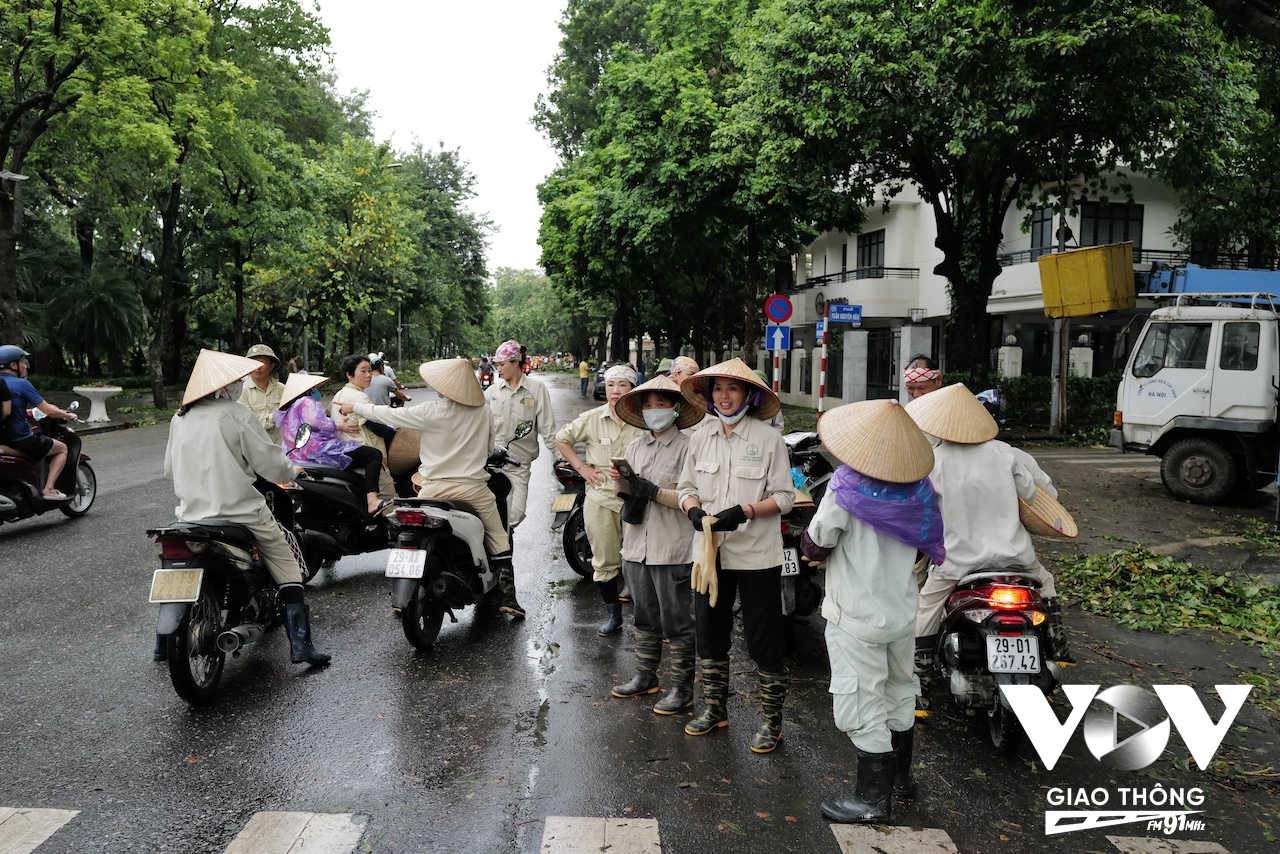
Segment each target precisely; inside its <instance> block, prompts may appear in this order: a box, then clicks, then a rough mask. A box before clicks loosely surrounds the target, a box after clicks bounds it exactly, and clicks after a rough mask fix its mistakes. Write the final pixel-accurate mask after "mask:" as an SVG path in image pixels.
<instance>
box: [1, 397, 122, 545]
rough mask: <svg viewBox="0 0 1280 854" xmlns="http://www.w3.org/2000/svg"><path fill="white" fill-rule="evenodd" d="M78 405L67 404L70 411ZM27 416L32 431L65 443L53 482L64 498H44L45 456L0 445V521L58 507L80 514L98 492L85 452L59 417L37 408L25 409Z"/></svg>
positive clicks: (21, 517)
mask: <svg viewBox="0 0 1280 854" xmlns="http://www.w3.org/2000/svg"><path fill="white" fill-rule="evenodd" d="M79 408H80V402H79V401H75V402H73V403H72V404H71V405H70V406H69V407H68V409H70V410H71V411H73V412H74V411H75V410H76V409H79ZM27 417H28V418H31V419H33V420H35V424H34V425H33V426H32V431H33V432H35V433H37V434H39V435H43V436H47V437H49V438H50V439H59V440H61V441H62V442H63V444H65V445H66V446H67V462H66V465H65V466H63V469H62V473H61V474H59V475H58V479H57V481H56V482H55V485H56V486H57V487H58V489H59V490H61V491H62V493H63V494H64V495H66V496H68V498H67V499H63V500H60V501H54V500H52V499H49V498H45V496H44V484H45V479H46V478H47V477H48V476H49V460H48V458H47V457H46V458H45V459H43V460H40V461H39V462H35V461H33V460H32V459H31V458H30V457H28V456H27V455H26V454H23V453H22V452H21V451H18V450H16V449H14V448H10V447H8V446H6V445H0V522H17V521H19V520H21V519H27V518H30V517H31V516H39V515H41V514H43V513H48V512H49V511H50V510H61V511H62V513H63V514H64V515H66V516H70V517H72V518H76V517H79V516H83V515H84V514H85V513H88V512H89V508H90V507H92V506H93V499H94V498H96V497H97V495H98V478H97V476H96V475H95V474H94V473H93V467H92V466H90V465H89V455H88V454H85V453H83V452H82V451H81V442H80V437H79V436H77V435H76V434H75V431H74V430H72V429H71V428H70V427H68V426H67V423H68V422H66V421H65V420H63V419H61V418H55V417H53V416H46V415H44V414H43V413H41V412H40V411H39V410H28V411H27Z"/></svg>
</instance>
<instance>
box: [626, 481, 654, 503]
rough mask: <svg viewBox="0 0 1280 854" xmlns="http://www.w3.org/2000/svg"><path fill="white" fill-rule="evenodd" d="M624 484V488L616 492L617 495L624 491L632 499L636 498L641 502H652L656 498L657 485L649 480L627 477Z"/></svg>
mask: <svg viewBox="0 0 1280 854" xmlns="http://www.w3.org/2000/svg"><path fill="white" fill-rule="evenodd" d="M624 483H626V487H625V488H624V489H620V490H618V491H619V493H621V492H623V491H625V492H626V493H627V494H628V495H630V496H631V497H632V498H638V499H640V500H641V501H652V500H653V499H655V498H657V497H658V485H657V484H656V483H654V482H653V481H651V480H645V479H644V478H642V477H629V478H627V479H626V480H625V481H624Z"/></svg>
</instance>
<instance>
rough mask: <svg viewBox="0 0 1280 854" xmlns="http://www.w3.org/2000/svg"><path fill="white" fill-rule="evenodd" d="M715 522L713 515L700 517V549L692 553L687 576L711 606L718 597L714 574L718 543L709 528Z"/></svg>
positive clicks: (716, 578)
mask: <svg viewBox="0 0 1280 854" xmlns="http://www.w3.org/2000/svg"><path fill="white" fill-rule="evenodd" d="M715 523H716V517H715V516H711V515H707V516H703V517H702V550H701V551H700V552H698V553H697V554H695V555H694V558H693V572H692V573H691V574H690V576H689V584H690V586H691V587H693V589H694V590H695V591H697V592H698V593H704V594H706V595H707V596H708V597H709V598H710V601H711V607H712V608H714V607H715V606H716V601H717V600H718V599H719V597H720V579H719V578H718V577H717V576H716V548H717V546H718V545H719V544H718V543H717V542H716V535H715V533H714V532H712V530H711V526H712V525H714V524H715Z"/></svg>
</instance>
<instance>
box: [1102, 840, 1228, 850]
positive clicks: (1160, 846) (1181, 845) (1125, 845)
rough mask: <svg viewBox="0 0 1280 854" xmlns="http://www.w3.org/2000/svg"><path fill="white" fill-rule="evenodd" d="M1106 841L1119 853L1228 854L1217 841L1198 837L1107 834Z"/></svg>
mask: <svg viewBox="0 0 1280 854" xmlns="http://www.w3.org/2000/svg"><path fill="white" fill-rule="evenodd" d="M1107 841H1108V842H1110V843H1111V844H1112V845H1114V846H1115V847H1116V848H1119V849H1120V852H1121V854H1228V852H1227V849H1225V848H1223V847H1222V846H1221V845H1219V844H1218V843H1216V842H1203V841H1200V840H1198V839H1163V838H1160V837H1147V836H1108V837H1107Z"/></svg>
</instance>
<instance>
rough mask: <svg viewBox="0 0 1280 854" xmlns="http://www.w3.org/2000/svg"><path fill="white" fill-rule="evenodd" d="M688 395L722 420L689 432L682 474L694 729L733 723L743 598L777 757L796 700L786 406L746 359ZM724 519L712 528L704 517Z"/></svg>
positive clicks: (757, 748) (703, 378)
mask: <svg viewBox="0 0 1280 854" xmlns="http://www.w3.org/2000/svg"><path fill="white" fill-rule="evenodd" d="M680 388H681V391H682V392H683V393H684V396H685V398H686V399H687V400H689V401H690V402H691V403H693V402H702V403H704V404H705V405H706V406H707V408H708V409H709V411H710V412H712V413H713V414H714V415H715V416H716V418H715V420H714V421H711V420H709V419H708V420H706V421H703V422H702V423H701V424H699V425H698V426H697V427H696V428H694V429H693V431H692V432H691V433H690V434H689V453H688V455H687V456H686V457H685V463H684V469H683V470H682V471H681V473H680V487H679V489H680V506H681V509H683V510H684V511H685V513H686V514H687V515H688V516H689V520H690V522H692V524H693V527H694V531H695V535H694V541H693V553H694V556H695V557H694V563H695V566H694V580H695V582H696V586H695V591H696V592H695V596H694V608H695V615H696V619H697V628H696V635H697V646H698V659H699V661H700V664H701V666H702V693H703V698H704V699H705V701H706V708H705V709H704V711H703V712H702V714H700V715H699V716H698V717H697V718H695V719H694V720H693V721H691V722H690V723H689V724H688V725H687V726H685V728H684V731H685V732H686V733H687V734H689V735H694V736H699V735H706V734H707V733H710V732H714V731H715V730H717V729H719V728H721V727H724V726H727V725H728V722H729V721H728V712H727V706H726V703H725V700H726V698H727V695H728V691H729V647H730V644H731V642H732V635H733V604H734V599H735V598H736V597H737V596H738V594H739V593H740V594H741V601H742V622H743V627H744V629H745V631H746V636H747V651H748V653H750V655H751V657H752V658H753V659H754V660H755V663H756V667H757V669H758V673H759V679H760V702H761V705H762V706H763V707H764V725H763V726H762V727H761V728H760V730H759V731H758V732H757V733H756V735H755V737H754V738H753V739H752V740H751V745H750V746H751V750H752V752H754V753H769V752H770V751H772V750H773V749H774V748H776V747H777V746H778V740H779V739H780V738H781V737H782V707H783V704H784V702H785V700H786V696H787V685H788V680H787V668H786V640H785V634H786V623H785V619H786V618H785V617H784V616H783V614H782V607H781V604H780V603H781V600H782V529H781V525H780V524H779V519H778V517H779V516H780V515H783V514H785V513H787V512H788V511H789V510H790V509H791V505H792V504H793V503H794V501H795V488H794V487H793V486H792V482H791V466H790V463H789V461H788V459H787V445H786V442H784V441H783V439H782V434H781V433H779V432H778V431H777V430H776V429H774V428H773V427H770V426H769V425H768V423H767V422H768V420H769V419H770V418H772V417H773V416H774V415H775V414H776V413H777V412H778V410H779V409H781V407H782V404H781V403H780V402H779V400H778V397H777V395H775V394H774V393H773V390H772V389H770V388H769V387H768V385H767V384H765V383H763V382H761V381H760V378H759V377H757V376H756V375H755V374H754V373H752V372H751V369H750V368H748V367H747V365H746V363H745V362H743V361H742V360H741V359H730V360H729V361H727V362H721V363H720V364H718V365H712V366H711V367H709V368H706V369H705V370H702V371H699V372H698V373H696V374H694V375H693V376H691V377H688V378H686V379H685V380H684V382H682V383H681V386H680ZM708 516H710V517H712V518H714V520H715V521H714V522H712V523H711V524H710V530H706V527H707V526H706V525H705V524H704V518H707V517H708Z"/></svg>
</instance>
